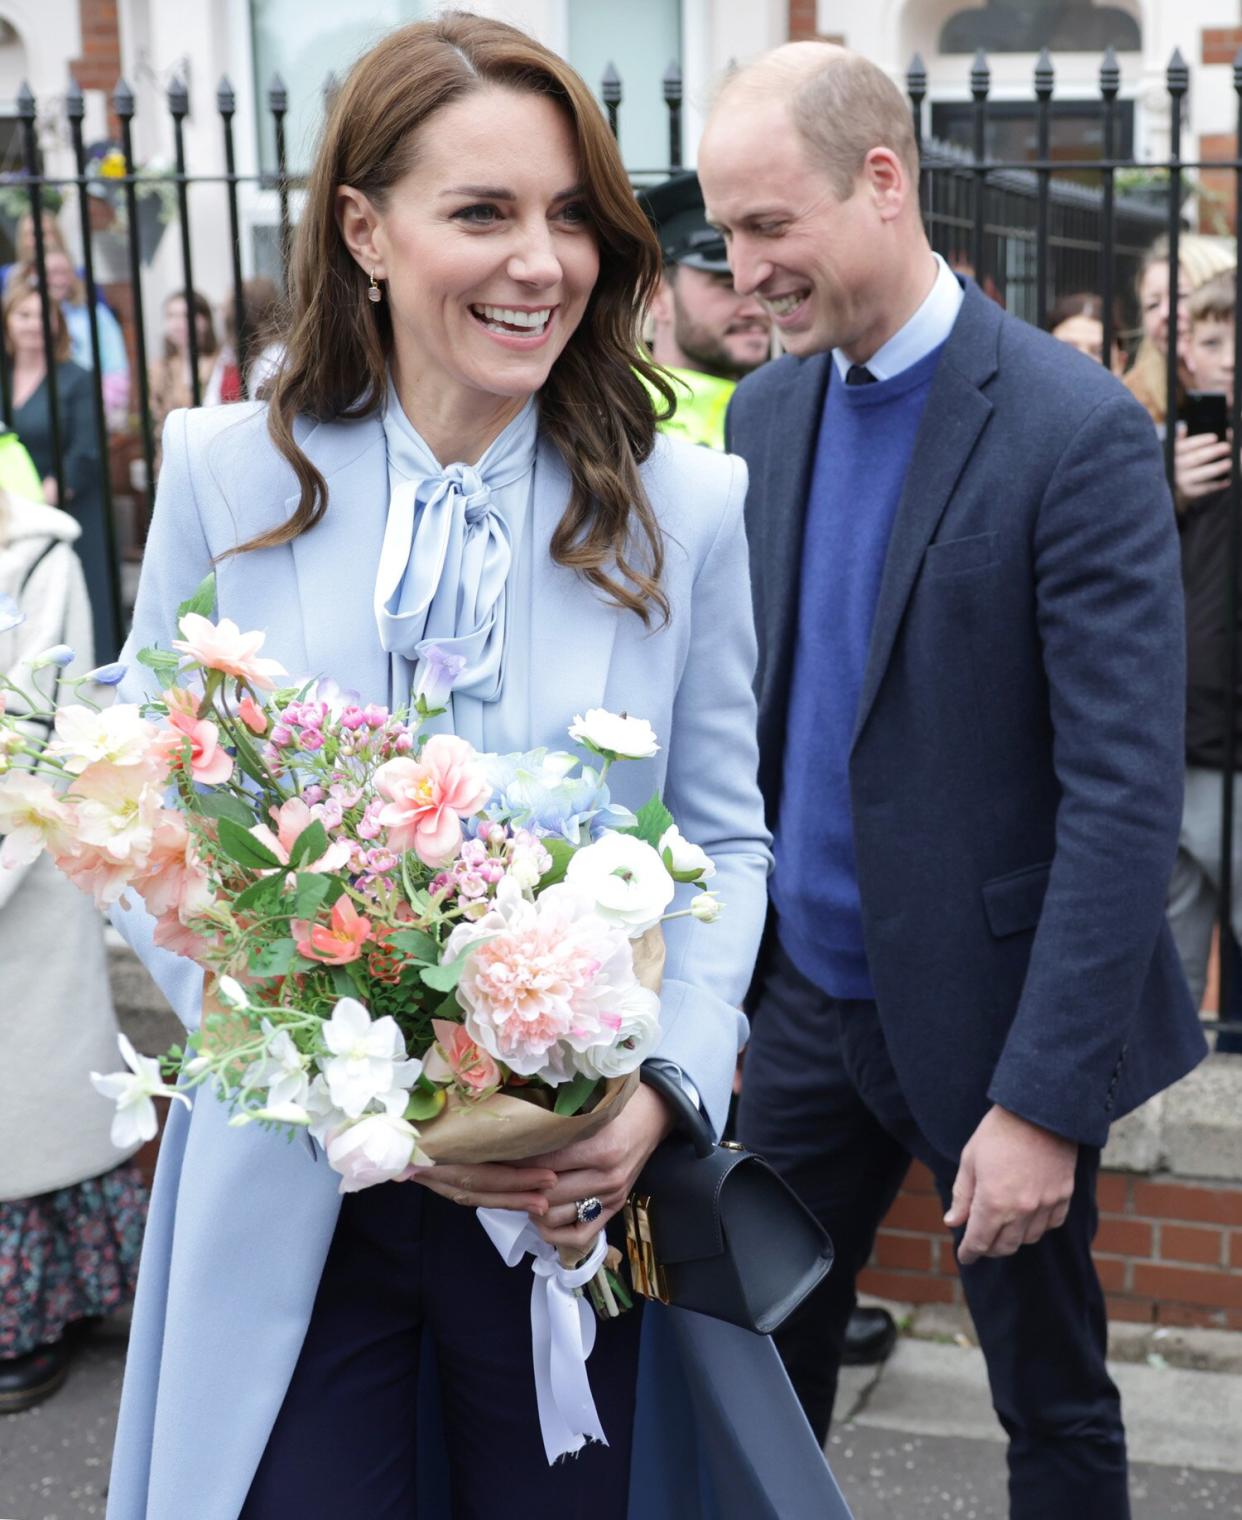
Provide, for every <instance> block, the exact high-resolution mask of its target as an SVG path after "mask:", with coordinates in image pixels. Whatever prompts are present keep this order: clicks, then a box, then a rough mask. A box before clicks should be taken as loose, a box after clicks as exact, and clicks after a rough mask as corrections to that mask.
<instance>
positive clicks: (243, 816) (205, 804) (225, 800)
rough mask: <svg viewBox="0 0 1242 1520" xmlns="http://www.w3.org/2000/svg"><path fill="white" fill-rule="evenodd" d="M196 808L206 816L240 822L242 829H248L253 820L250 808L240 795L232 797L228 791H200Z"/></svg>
mask: <svg viewBox="0 0 1242 1520" xmlns="http://www.w3.org/2000/svg"><path fill="white" fill-rule="evenodd" d="M198 810H199V812H200V813H202V814H204V816H206V817H207V818H231V819H232V820H233V822H234V823H240V824H241V826H242V828H243V829H249V828H250V827H251V826H252V825H253V824H254V822H255V816H254V813H253V812H252V811H251V810H250V808H248V807H247V806H246V804H245V803H244V802H243V801H242V800H241V798H240V797H233V796H231V795H230V794H229V793H228V792H203V793H200V794H199V798H198Z"/></svg>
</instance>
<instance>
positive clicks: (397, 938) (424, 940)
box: [388, 929, 440, 966]
mask: <svg viewBox="0 0 1242 1520" xmlns="http://www.w3.org/2000/svg"><path fill="white" fill-rule="evenodd" d="M388 939H389V943H390V944H391V945H392V946H393V947H394V948H395V949H397V950H400V951H401V952H402V953H403V954H404V955H412V956H413V957H414V958H415V959H416V960H420V961H422V962H424V963H425V964H426V965H429V966H434V965H435V964H436V961H437V959H438V958H439V955H440V946H439V944H438V943H437V941H436V938H435V936H434V935H433V934H425V933H424V932H423V931H422V930H421V929H399V930H398V931H397V933H396V934H390V935H389V936H388Z"/></svg>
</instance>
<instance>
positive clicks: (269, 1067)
mask: <svg viewBox="0 0 1242 1520" xmlns="http://www.w3.org/2000/svg"><path fill="white" fill-rule="evenodd" d="M228 980H232V978H228ZM239 990H240V989H239ZM243 996H244V994H243ZM263 1028H264V1030H265V1032H266V1033H267V1034H268V1036H269V1038H268V1042H267V1045H266V1047H265V1048H264V1051H263V1059H262V1060H259V1061H255V1062H254V1064H253V1065H251V1066H250V1067H248V1068H247V1070H246V1074H245V1076H244V1077H243V1078H242V1085H243V1086H245V1087H251V1088H266V1089H267V1106H268V1107H269V1108H272V1107H275V1108H280V1107H288V1106H290V1105H296V1106H297V1107H299V1108H302V1106H303V1105H304V1104H305V1102H306V1095H307V1093H308V1092H309V1091H310V1078H309V1077H308V1076H307V1075H306V1068H307V1066H308V1065H309V1064H310V1061H309V1058H308V1057H307V1056H304V1055H303V1054H302V1052H301V1051H300V1050H299V1049H298V1048H297V1046H296V1045H295V1044H294V1043H293V1040H292V1038H291V1037H290V1034H289V1031H288V1030H287V1029H273V1028H272V1026H271V1024H270V1023H269V1022H268V1021H267V1020H266V1019H265V1020H264V1021H263ZM283 1122H289V1123H299V1124H305V1123H309V1118H308V1117H307V1116H306V1115H305V1110H304V1109H303V1118H301V1119H299V1120H289V1121H283Z"/></svg>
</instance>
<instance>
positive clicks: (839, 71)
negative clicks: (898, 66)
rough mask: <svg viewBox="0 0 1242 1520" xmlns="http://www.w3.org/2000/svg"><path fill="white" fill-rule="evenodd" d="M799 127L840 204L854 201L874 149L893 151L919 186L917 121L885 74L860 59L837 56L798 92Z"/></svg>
mask: <svg viewBox="0 0 1242 1520" xmlns="http://www.w3.org/2000/svg"><path fill="white" fill-rule="evenodd" d="M791 109H792V112H793V119H794V123H795V125H796V126H797V128H798V131H799V132H800V133H801V134H802V137H803V139H804V140H805V142H806V143H807V145H808V147H809V148H810V149H811V151H812V153H813V154H814V155H815V158H816V159H817V160H818V161H819V163H820V164H822V165H823V167H824V169H825V170H826V172H827V174H828V178H829V180H830V181H831V183H832V189H833V194H834V195H835V196H836V197H837V199H838V200H848V199H849V197H850V196H851V195H853V193H854V185H855V183H856V182H857V179H858V176H859V175H860V174H861V173H862V170H863V164H864V162H865V161H866V157H867V154H868V153H870V152H871V150H872V148H889V149H891V150H892V152H894V153H895V154H896V155H897V157H898V158H899V159H900V160H901V162H902V164H903V165H904V166H905V169H906V172H907V174H909V175H910V178H911V180H912V181H913V182H914V183H915V184H916V185H917V184H918V178H919V150H918V144H917V143H916V142H915V139H914V118H913V116H912V114H911V109H910V106H909V104H908V103H907V101H906V100H905V99H904V98H903V96H902V94H901V91H900V90H899V89H898V88H897V86H896V85H895V84H894V83H893V81H892V80H891V79H890V78H889V77H888V75H887V74H886V73H885V72H884V70H883V69H881V68H879V67H878V66H877V65H876V64H874V63H872V62H871V60H870V59H868V58H863V57H862V56H861V55H860V54H858V53H833V54H832V55H830V56H829V57H827V58H825V60H824V63H823V66H822V68H819V69H816V70H815V72H814V73H812V74H810V75H809V76H807V77H806V78H805V79H803V80H802V82H801V83H800V84H799V85H798V86H797V87H796V89H795V90H794V92H793V97H792V105H791Z"/></svg>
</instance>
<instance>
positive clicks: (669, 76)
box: [664, 58, 681, 100]
mask: <svg viewBox="0 0 1242 1520" xmlns="http://www.w3.org/2000/svg"><path fill="white" fill-rule="evenodd" d="M664 98H665V100H680V99H681V64H679V63H678V62H677V60H676V58H674V59H673V61H672V62H671V63H670V64H669V66H668V68H666V69H665V70H664Z"/></svg>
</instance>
